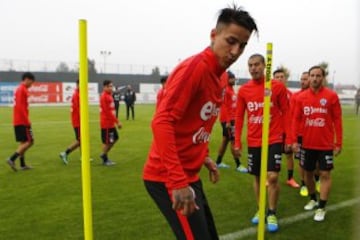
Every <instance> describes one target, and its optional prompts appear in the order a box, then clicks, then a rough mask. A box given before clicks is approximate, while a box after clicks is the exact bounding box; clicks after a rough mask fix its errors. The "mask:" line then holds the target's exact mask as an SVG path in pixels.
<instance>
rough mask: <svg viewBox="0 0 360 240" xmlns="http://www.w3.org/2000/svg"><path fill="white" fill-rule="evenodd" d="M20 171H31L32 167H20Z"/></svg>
mask: <svg viewBox="0 0 360 240" xmlns="http://www.w3.org/2000/svg"><path fill="white" fill-rule="evenodd" d="M20 169H21V170H24V171H25V170H30V169H33V167H32V166H28V165H25V166H22V167H21V168H20Z"/></svg>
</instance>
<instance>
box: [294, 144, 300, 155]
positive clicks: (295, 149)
mask: <svg viewBox="0 0 360 240" xmlns="http://www.w3.org/2000/svg"><path fill="white" fill-rule="evenodd" d="M292 150H293V152H294V153H298V152H300V147H299V144H298V143H293V144H292Z"/></svg>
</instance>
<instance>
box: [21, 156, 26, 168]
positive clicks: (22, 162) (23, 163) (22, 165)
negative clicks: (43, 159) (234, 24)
mask: <svg viewBox="0 0 360 240" xmlns="http://www.w3.org/2000/svg"><path fill="white" fill-rule="evenodd" d="M20 166H21V167H25V166H26V164H25V157H24V155H22V156H20Z"/></svg>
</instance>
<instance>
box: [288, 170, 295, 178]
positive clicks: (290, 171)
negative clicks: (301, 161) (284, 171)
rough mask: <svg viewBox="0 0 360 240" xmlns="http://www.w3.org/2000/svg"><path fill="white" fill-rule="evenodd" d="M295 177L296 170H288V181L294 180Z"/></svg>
mask: <svg viewBox="0 0 360 240" xmlns="http://www.w3.org/2000/svg"><path fill="white" fill-rule="evenodd" d="M293 177H294V170H293V169H291V170H290V169H288V180H290V179H292V178H293Z"/></svg>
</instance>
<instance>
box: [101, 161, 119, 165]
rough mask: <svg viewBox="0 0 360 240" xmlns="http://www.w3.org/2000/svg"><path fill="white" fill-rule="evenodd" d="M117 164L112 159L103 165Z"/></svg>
mask: <svg viewBox="0 0 360 240" xmlns="http://www.w3.org/2000/svg"><path fill="white" fill-rule="evenodd" d="M115 164H116V163H115V162H113V161H111V160H107V161H105V162H103V165H104V166H113V165H115Z"/></svg>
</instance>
